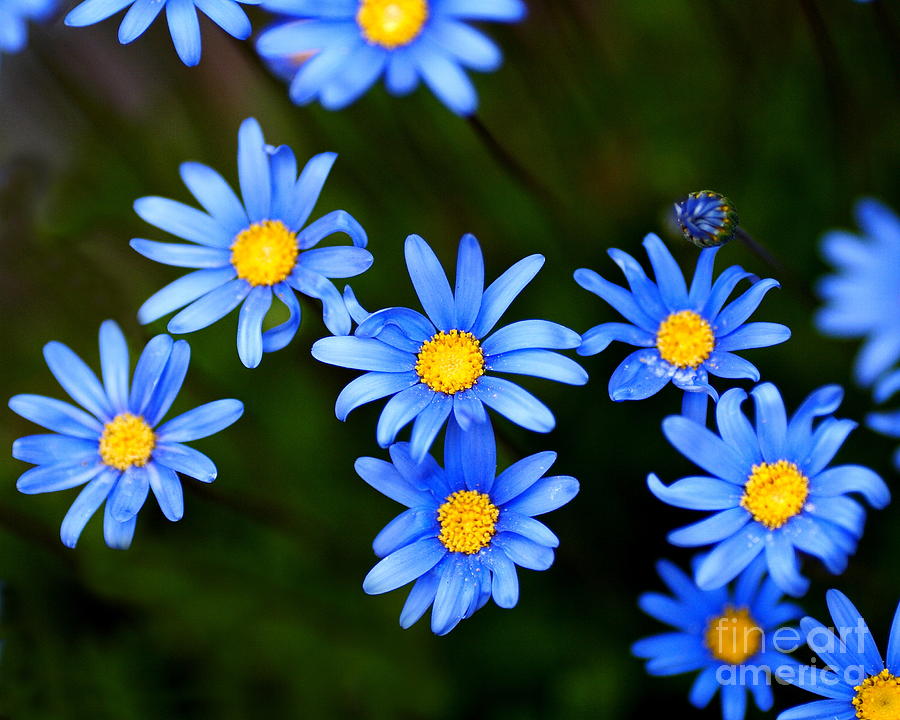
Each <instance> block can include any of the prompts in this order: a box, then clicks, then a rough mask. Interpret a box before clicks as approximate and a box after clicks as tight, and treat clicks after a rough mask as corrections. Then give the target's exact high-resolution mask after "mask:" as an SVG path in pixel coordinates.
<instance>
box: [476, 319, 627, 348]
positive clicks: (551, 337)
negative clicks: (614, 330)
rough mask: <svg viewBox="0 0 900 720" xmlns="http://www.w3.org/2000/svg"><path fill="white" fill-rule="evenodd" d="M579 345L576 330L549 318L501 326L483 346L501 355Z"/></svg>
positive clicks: (579, 340)
mask: <svg viewBox="0 0 900 720" xmlns="http://www.w3.org/2000/svg"><path fill="white" fill-rule="evenodd" d="M627 327H631V326H627ZM589 332H590V331H589ZM579 345H581V338H580V337H579V335H578V333H576V332H575V331H574V330H569V328H567V327H564V326H562V325H560V324H558V323H554V322H550V321H549V320H522V321H520V322H514V323H512V324H510V325H506V326H505V327H502V328H500V329H499V330H497V331H496V332H495V333H493V334H492V335H491V336H490V337H488V338H487V339H486V340H485V341H484V342H483V343H482V345H481V347H482V349H483V350H484V352H485V354H486V355H499V354H500V353H506V352H510V351H513V350H525V349H528V348H546V349H550V350H569V349H572V348H577V347H578V346H579Z"/></svg>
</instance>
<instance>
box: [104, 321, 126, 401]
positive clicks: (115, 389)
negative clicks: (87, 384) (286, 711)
mask: <svg viewBox="0 0 900 720" xmlns="http://www.w3.org/2000/svg"><path fill="white" fill-rule="evenodd" d="M100 369H101V371H102V374H103V386H104V388H106V395H107V397H108V398H109V402H110V403H111V405H112V410H113V412H114V413H120V412H123V411H124V410H126V409H127V406H128V380H129V377H128V374H129V371H130V370H131V367H130V365H129V361H128V344H127V343H126V342H125V336H124V335H123V334H122V331H121V329H119V326H118V325H117V324H116V323H115V322H113V321H112V320H105V321H104V322H103V324H102V325H101V326H100Z"/></svg>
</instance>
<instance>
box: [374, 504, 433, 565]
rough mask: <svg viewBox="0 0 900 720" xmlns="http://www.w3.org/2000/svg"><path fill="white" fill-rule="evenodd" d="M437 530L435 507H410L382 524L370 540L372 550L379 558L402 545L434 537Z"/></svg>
mask: <svg viewBox="0 0 900 720" xmlns="http://www.w3.org/2000/svg"><path fill="white" fill-rule="evenodd" d="M439 532H440V525H438V522H437V510H435V508H433V507H428V508H410V509H409V510H404V511H403V512H402V513H400V514H399V515H398V516H397V517H395V518H394V519H393V520H391V521H390V522H389V523H388V524H387V525H385V526H384V528H383V529H382V530H381V532H380V533H378V535H376V536H375V540H373V541H372V550H374V551H375V554H376V555H377V556H378V557H380V558H382V557H387V556H388V555H390V554H391V553H392V552H396V551H397V550H399V549H400V548H402V547H403V546H404V545H409V544H410V543H413V542H416V541H417V540H421V539H422V538H423V537H426V536H427V537H435V536H437V534H438V533H439Z"/></svg>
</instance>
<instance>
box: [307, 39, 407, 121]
mask: <svg viewBox="0 0 900 720" xmlns="http://www.w3.org/2000/svg"><path fill="white" fill-rule="evenodd" d="M389 55H390V53H389V52H387V51H386V50H385V49H384V48H382V47H380V46H378V45H370V44H368V43H362V44H360V45H358V46H357V47H356V48H355V49H354V50H352V51H351V53H350V55H349V56H348V58H347V62H346V65H345V66H344V68H342V71H341V72H340V73H336V74H335V75H334V76H333V77H332V78H331V79H330V80H329V81H328V82H327V83H325V85H324V86H323V87H322V91H321V93H320V95H319V100H320V101H321V103H322V107H325V108H327V109H329V110H340V109H342V108H344V107H346V106H347V105H350V104H351V103H353V102H355V101H356V100H357V99H358V98H359V97H360V95H362V94H363V93H365V92H366V90H368V89H369V88H370V87H371V86H372V84H373V83H374V82H375V81H376V80H378V78H379V76H380V75H381V73H382V72H383V71H384V67H385V65H386V64H387V61H388V57H389Z"/></svg>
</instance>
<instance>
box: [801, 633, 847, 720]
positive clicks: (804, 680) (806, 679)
mask: <svg viewBox="0 0 900 720" xmlns="http://www.w3.org/2000/svg"><path fill="white" fill-rule="evenodd" d="M804 619H806V618H804ZM787 680H788V681H789V682H790V683H791V685H796V686H797V687H799V688H803V689H804V690H806V691H808V692H813V693H816V695H821V696H822V697H826V698H832V699H833V700H840V701H841V702H842V703H843V705H844V707H845V708H850V709H851V710H853V706H852V705H851V704H850V703H851V701H852V700H853V697H854V695H855V694H856V693H854V692H853V690H852V689H851V688H850V687H848V686H847V684H846V683H845V682H844V680H843V679H842V678H841V676H840V675H837V674H835V673H833V672H831V671H829V670H822V669H820V668H814V667H801V668H800V671H798V672H795V673H791V674H790V675H788V676H787ZM855 716H856V712H855V710H853V715H852V716H851V717H855ZM826 718H827V720H832V718H831V717H829V716H826Z"/></svg>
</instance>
